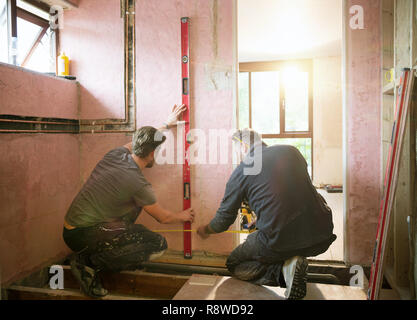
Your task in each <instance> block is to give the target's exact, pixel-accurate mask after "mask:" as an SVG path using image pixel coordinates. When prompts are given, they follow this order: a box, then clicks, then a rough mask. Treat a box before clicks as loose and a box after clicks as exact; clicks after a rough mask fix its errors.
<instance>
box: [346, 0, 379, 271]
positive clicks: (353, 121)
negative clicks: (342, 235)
mask: <svg viewBox="0 0 417 320" xmlns="http://www.w3.org/2000/svg"><path fill="white" fill-rule="evenodd" d="M353 5H360V6H362V7H363V8H364V22H365V26H364V29H351V28H350V27H349V21H350V17H351V16H350V15H349V8H350V7H351V6H353ZM346 9H347V10H346V11H345V14H346V18H347V19H346V21H347V26H346V37H347V48H346V59H347V65H346V79H347V96H346V103H347V105H346V108H347V110H346V114H347V128H346V132H347V150H346V151H347V190H346V192H347V239H346V244H347V252H348V256H347V259H348V261H349V262H351V263H363V264H370V262H371V261H372V253H373V248H374V245H375V237H376V230H377V223H378V209H379V204H380V202H379V201H380V192H381V188H380V181H381V177H380V174H381V71H380V70H381V3H380V1H379V0H355V1H352V0H348V1H347V7H346Z"/></svg>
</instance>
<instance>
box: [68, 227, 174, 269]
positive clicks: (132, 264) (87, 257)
mask: <svg viewBox="0 0 417 320" xmlns="http://www.w3.org/2000/svg"><path fill="white" fill-rule="evenodd" d="M63 237H64V241H65V243H66V244H67V246H68V247H69V248H70V249H71V250H73V251H74V252H75V253H76V254H78V257H79V259H80V261H81V262H82V263H84V264H85V265H88V266H90V267H92V268H94V269H95V270H106V271H113V272H119V271H123V270H136V269H139V268H140V267H141V264H142V263H143V262H145V261H148V260H150V259H152V258H155V257H157V256H160V255H162V254H163V252H164V251H165V250H166V249H167V242H166V239H165V238H164V237H163V236H161V235H160V234H158V233H155V232H152V231H150V230H149V229H147V228H146V227H145V226H143V225H140V224H129V223H126V222H122V221H121V222H111V223H103V224H99V225H96V226H93V227H87V228H76V229H74V230H67V229H65V228H64V233H63Z"/></svg>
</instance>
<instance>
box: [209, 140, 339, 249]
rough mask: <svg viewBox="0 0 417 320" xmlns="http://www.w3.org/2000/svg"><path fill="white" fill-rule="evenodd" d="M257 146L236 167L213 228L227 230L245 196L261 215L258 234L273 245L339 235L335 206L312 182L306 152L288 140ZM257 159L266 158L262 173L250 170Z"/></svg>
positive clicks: (285, 245)
mask: <svg viewBox="0 0 417 320" xmlns="http://www.w3.org/2000/svg"><path fill="white" fill-rule="evenodd" d="M258 150H260V152H254V148H253V149H252V150H251V152H250V154H249V155H248V158H247V160H246V161H244V162H242V163H241V164H240V165H239V166H238V167H237V168H236V169H235V170H234V172H233V173H232V175H231V177H230V179H229V181H228V183H227V185H226V191H225V194H224V197H223V200H222V203H221V205H220V208H219V209H218V211H217V214H216V216H215V217H214V219H213V220H212V221H211V222H210V228H211V229H213V231H215V232H217V233H220V232H224V231H226V230H227V229H228V228H229V227H230V226H231V225H232V224H233V223H234V221H235V220H236V217H237V215H238V210H239V208H240V206H241V203H242V201H243V200H245V199H246V200H247V201H248V203H249V206H250V207H251V209H252V210H253V211H254V212H255V213H256V215H257V223H256V226H257V228H258V230H259V239H260V241H262V242H263V244H264V245H265V246H267V247H268V248H270V249H271V250H272V251H287V250H294V249H301V248H309V247H311V246H313V245H316V244H318V243H321V242H323V241H326V240H328V239H331V238H332V237H335V236H334V235H333V222H332V212H331V210H330V208H329V207H328V206H327V204H326V202H325V200H324V199H323V198H322V197H321V195H320V194H318V192H317V190H316V189H315V188H314V186H313V185H312V182H311V179H310V176H309V174H308V171H307V162H306V161H305V159H304V158H303V156H302V155H301V153H300V152H299V151H298V150H297V149H296V148H295V147H292V146H288V145H275V146H270V147H267V146H265V145H262V146H259V149H258ZM249 159H252V162H251V161H248V160H249ZM255 161H258V164H259V163H262V168H261V171H260V173H259V174H257V175H245V168H246V169H247V168H250V167H253V165H254V162H255ZM259 161H260V162H259ZM332 241H334V238H333V240H331V242H332Z"/></svg>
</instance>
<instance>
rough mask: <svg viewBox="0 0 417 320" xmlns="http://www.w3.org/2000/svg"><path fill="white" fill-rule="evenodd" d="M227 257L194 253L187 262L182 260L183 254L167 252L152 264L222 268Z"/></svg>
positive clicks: (201, 252)
mask: <svg viewBox="0 0 417 320" xmlns="http://www.w3.org/2000/svg"><path fill="white" fill-rule="evenodd" d="M227 257H228V256H226V255H217V254H212V253H207V252H205V251H194V252H193V258H192V259H190V260H188V259H184V254H183V253H182V252H181V251H174V250H168V251H167V252H166V253H165V254H164V255H163V256H162V257H160V258H158V259H156V260H154V261H152V262H159V263H173V264H183V265H193V266H205V267H222V268H224V267H225V266H226V260H227Z"/></svg>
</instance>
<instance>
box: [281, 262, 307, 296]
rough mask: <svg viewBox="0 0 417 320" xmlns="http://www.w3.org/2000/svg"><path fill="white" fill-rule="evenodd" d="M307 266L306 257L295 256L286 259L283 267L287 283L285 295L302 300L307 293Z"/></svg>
mask: <svg viewBox="0 0 417 320" xmlns="http://www.w3.org/2000/svg"><path fill="white" fill-rule="evenodd" d="M307 267H308V262H307V259H306V258H304V257H294V258H291V259H289V260H287V261H285V263H284V266H283V268H282V274H283V275H284V279H285V284H286V287H287V290H285V297H286V298H287V299H288V300H301V299H303V298H304V297H305V296H306V294H307Z"/></svg>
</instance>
